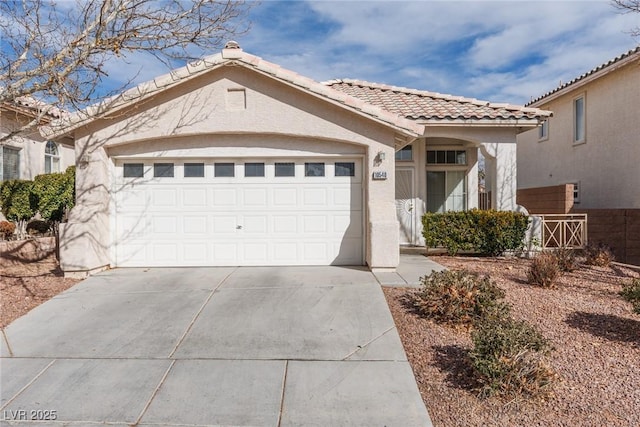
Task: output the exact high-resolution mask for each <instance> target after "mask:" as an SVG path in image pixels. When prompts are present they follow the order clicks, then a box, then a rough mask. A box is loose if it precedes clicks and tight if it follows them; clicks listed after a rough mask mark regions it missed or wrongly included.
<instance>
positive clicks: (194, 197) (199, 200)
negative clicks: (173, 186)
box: [182, 188, 207, 207]
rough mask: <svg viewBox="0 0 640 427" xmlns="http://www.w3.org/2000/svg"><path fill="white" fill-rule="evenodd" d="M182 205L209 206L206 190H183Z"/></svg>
mask: <svg viewBox="0 0 640 427" xmlns="http://www.w3.org/2000/svg"><path fill="white" fill-rule="evenodd" d="M182 204H183V206H186V207H205V206H207V189H206V188H185V189H183V190H182Z"/></svg>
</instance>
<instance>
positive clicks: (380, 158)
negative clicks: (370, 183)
mask: <svg viewBox="0 0 640 427" xmlns="http://www.w3.org/2000/svg"><path fill="white" fill-rule="evenodd" d="M386 158H387V153H385V152H384V151H378V159H379V160H380V161H383V160H384V159H386Z"/></svg>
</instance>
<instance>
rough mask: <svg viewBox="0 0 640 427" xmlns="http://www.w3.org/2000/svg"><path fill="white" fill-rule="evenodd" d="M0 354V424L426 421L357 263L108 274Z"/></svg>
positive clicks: (374, 285)
mask: <svg viewBox="0 0 640 427" xmlns="http://www.w3.org/2000/svg"><path fill="white" fill-rule="evenodd" d="M1 351H2V359H1V360H0V363H1V364H0V375H1V378H0V380H1V381H0V384H1V389H0V397H1V401H0V407H1V408H0V409H1V410H0V416H2V420H3V421H2V424H3V425H10V424H14V423H15V424H18V425H23V424H24V423H23V421H24V420H32V419H38V420H46V419H49V420H55V421H54V422H51V423H44V424H38V425H60V424H67V423H72V425H84V424H93V423H114V424H122V425H156V426H157V425H172V426H173V425H189V426H196V425H197V426H200V425H235V426H403V427H405V426H430V425H431V422H430V420H429V416H428V414H427V411H426V408H425V406H424V404H423V402H422V399H421V397H420V393H419V392H418V388H417V386H416V383H415V379H414V376H413V373H412V371H411V367H410V366H409V363H408V362H407V359H406V356H405V353H404V350H403V348H402V344H401V343H400V339H399V337H398V333H397V331H396V329H395V326H394V323H393V319H392V318H391V314H390V313H389V309H388V308H387V305H386V302H385V300H384V295H383V293H382V290H381V288H380V284H379V282H378V281H377V280H376V278H375V276H374V275H373V274H371V273H370V272H368V271H367V270H365V269H364V268H344V267H256V268H248V267H242V268H184V269H177V268H166V269H159V268H155V269H116V270H112V271H108V272H104V273H102V274H99V275H96V276H93V277H90V278H89V279H87V280H85V281H83V282H81V283H80V284H78V285H77V286H75V287H73V288H71V289H70V290H68V291H66V292H64V293H62V294H60V295H58V296H57V297H55V298H53V299H51V300H50V301H48V302H47V303H45V304H43V305H41V306H39V307H38V308H36V309H35V310H33V311H32V312H30V313H29V314H27V315H26V316H24V317H22V318H20V319H18V320H16V321H15V322H14V323H12V324H11V325H10V326H9V327H8V328H6V330H5V334H4V336H3V338H2V350H1Z"/></svg>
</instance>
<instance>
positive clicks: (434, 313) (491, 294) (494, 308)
mask: <svg viewBox="0 0 640 427" xmlns="http://www.w3.org/2000/svg"><path fill="white" fill-rule="evenodd" d="M501 298H504V291H503V290H502V289H500V288H499V287H498V286H497V285H496V284H495V283H493V282H492V281H491V280H490V279H489V277H484V278H482V279H480V278H479V277H478V275H476V274H472V273H469V272H467V271H449V270H445V271H441V272H434V273H432V274H431V275H430V276H428V277H423V278H422V288H421V289H420V291H418V292H415V293H413V294H409V301H410V303H411V305H412V307H413V308H414V309H415V311H416V312H418V313H419V314H420V315H422V316H425V317H429V318H432V319H433V320H435V321H436V322H440V323H451V324H462V325H471V324H472V323H474V322H477V321H478V320H479V319H481V318H482V317H483V316H487V315H494V316H499V315H506V314H507V313H508V312H509V308H508V306H507V305H506V304H504V303H502V302H500V301H498V300H499V299H501Z"/></svg>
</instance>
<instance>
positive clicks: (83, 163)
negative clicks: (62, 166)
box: [78, 154, 89, 169]
mask: <svg viewBox="0 0 640 427" xmlns="http://www.w3.org/2000/svg"><path fill="white" fill-rule="evenodd" d="M87 166H89V156H87V155H86V154H83V155H82V156H80V158H79V159H78V167H79V168H80V169H86V168H87Z"/></svg>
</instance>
